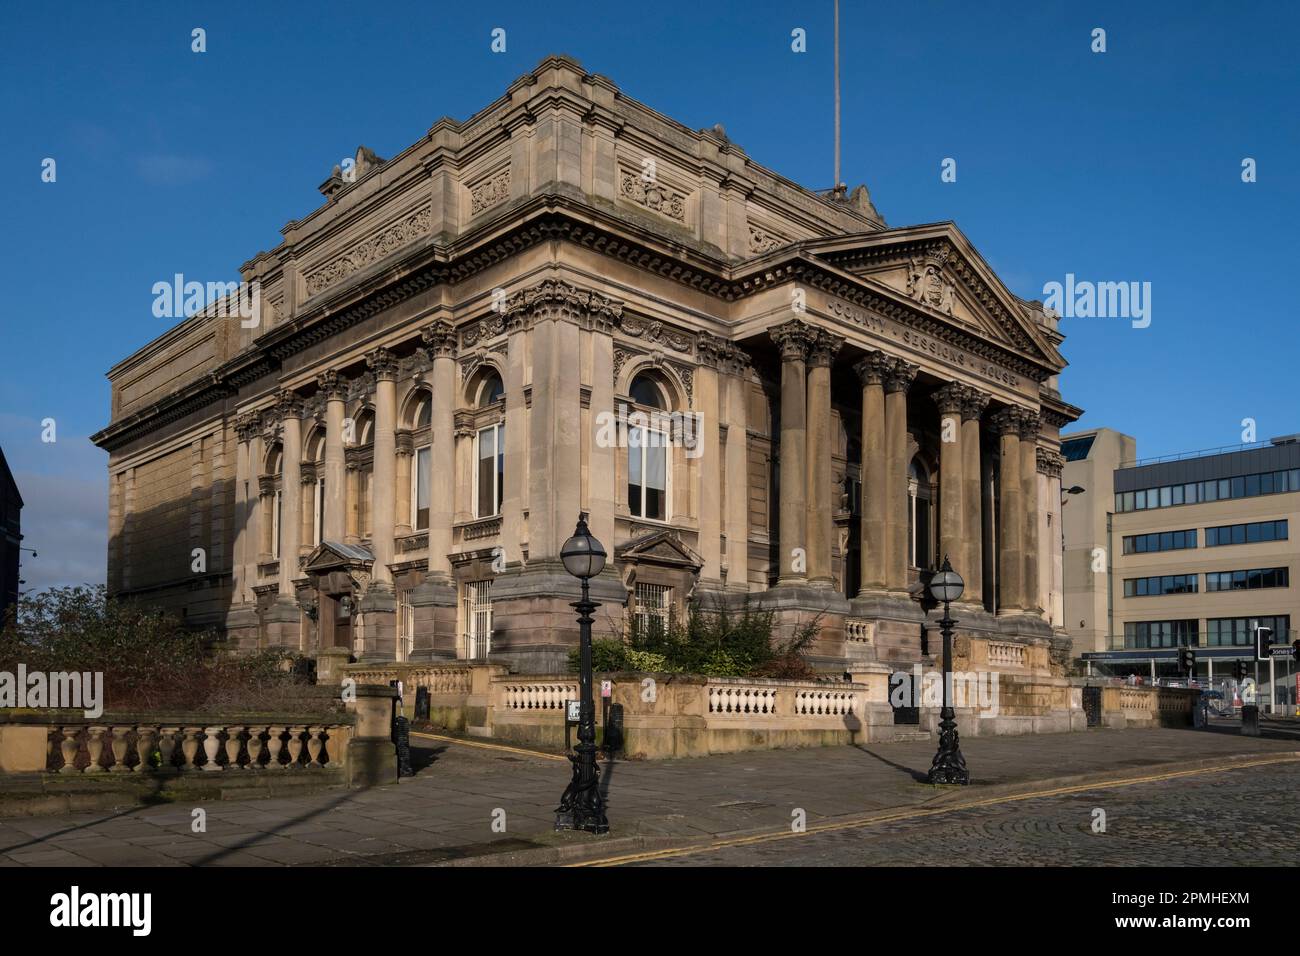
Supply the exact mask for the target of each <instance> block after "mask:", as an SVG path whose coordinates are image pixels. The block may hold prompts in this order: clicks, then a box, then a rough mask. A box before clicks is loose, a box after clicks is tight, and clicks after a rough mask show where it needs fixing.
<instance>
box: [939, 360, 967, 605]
mask: <svg viewBox="0 0 1300 956" xmlns="http://www.w3.org/2000/svg"><path fill="white" fill-rule="evenodd" d="M966 393H967V387H966V386H965V385H963V384H962V383H961V382H949V383H948V384H947V385H944V386H942V387H941V388H939V389H938V390H936V391H935V393H934V395H933V396H932V398H933V399H934V403H935V405H937V406H938V408H939V554H938V555H936V561H935V567H942V566H943V559H944V558H945V557H946V558H948V560H949V561H951V562H952V565H953V569H954V570H955V571H956V572H957V573H958V574H960V575H961V576H962V578H963V579H965V578H966V577H967V576H969V575H970V569H969V568H967V567H965V560H964V559H965V557H966V549H965V540H966V539H965V537H964V533H965V532H964V528H963V526H962V521H963V520H964V517H965V513H966V477H965V476H966V472H965V468H966V455H965V446H964V444H963V442H964V439H965V437H966V433H965V432H964V431H963V430H962V427H961V409H962V405H963V404H964V403H965V401H966ZM962 597H963V598H968V597H969V595H968V594H963V595H962Z"/></svg>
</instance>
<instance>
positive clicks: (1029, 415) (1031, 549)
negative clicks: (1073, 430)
mask: <svg viewBox="0 0 1300 956" xmlns="http://www.w3.org/2000/svg"><path fill="white" fill-rule="evenodd" d="M1041 424H1042V422H1041V419H1040V418H1039V415H1038V413H1037V412H1034V411H1029V410H1027V409H1026V410H1025V411H1023V412H1022V413H1021V415H1020V502H1021V505H1022V507H1023V508H1024V510H1025V513H1024V519H1023V521H1022V522H1021V529H1020V530H1021V534H1023V535H1024V538H1023V539H1022V543H1021V546H1020V548H1021V551H1022V552H1023V553H1024V556H1025V557H1024V560H1025V570H1024V577H1023V578H1022V580H1021V588H1022V591H1021V600H1020V606H1021V607H1022V608H1024V609H1025V610H1026V611H1028V612H1029V613H1030V614H1040V613H1042V608H1040V607H1039V606H1038V521H1039V509H1038V432H1039V429H1040V427H1041Z"/></svg>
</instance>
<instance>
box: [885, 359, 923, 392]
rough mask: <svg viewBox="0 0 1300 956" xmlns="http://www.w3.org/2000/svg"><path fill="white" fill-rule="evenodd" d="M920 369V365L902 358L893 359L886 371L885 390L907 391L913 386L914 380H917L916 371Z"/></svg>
mask: <svg viewBox="0 0 1300 956" xmlns="http://www.w3.org/2000/svg"><path fill="white" fill-rule="evenodd" d="M920 370H921V368H920V366H918V365H913V364H912V363H911V362H905V361H904V360H903V359H900V358H896V359H893V360H892V361H891V362H890V363H889V367H888V369H886V371H885V391H886V392H906V391H907V390H908V389H909V388H911V387H912V382H914V381H916V373H917V372H919V371H920Z"/></svg>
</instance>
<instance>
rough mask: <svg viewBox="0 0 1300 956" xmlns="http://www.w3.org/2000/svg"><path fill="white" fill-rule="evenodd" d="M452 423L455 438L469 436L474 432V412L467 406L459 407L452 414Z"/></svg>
mask: <svg viewBox="0 0 1300 956" xmlns="http://www.w3.org/2000/svg"><path fill="white" fill-rule="evenodd" d="M452 424H453V428H454V430H455V432H456V437H457V438H469V437H470V436H471V435H473V434H474V413H473V412H472V411H470V410H469V409H468V408H462V409H459V410H458V411H457V412H456V413H455V414H454V415H453V416H452Z"/></svg>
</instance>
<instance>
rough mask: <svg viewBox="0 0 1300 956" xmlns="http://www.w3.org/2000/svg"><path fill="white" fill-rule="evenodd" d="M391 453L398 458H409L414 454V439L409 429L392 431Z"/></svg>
mask: <svg viewBox="0 0 1300 956" xmlns="http://www.w3.org/2000/svg"><path fill="white" fill-rule="evenodd" d="M393 451H394V453H395V454H396V455H397V456H398V457H399V458H410V457H411V456H412V455H414V454H415V439H414V436H413V435H412V434H411V430H410V429H409V428H398V429H395V430H394V431H393Z"/></svg>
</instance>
